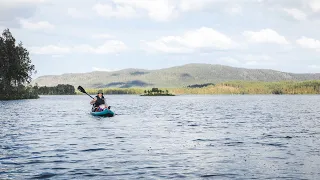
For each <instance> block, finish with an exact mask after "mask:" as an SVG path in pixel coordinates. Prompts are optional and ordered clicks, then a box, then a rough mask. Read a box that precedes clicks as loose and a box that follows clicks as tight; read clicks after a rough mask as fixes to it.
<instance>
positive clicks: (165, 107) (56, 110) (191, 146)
mask: <svg viewBox="0 0 320 180" xmlns="http://www.w3.org/2000/svg"><path fill="white" fill-rule="evenodd" d="M106 98H107V101H108V105H110V106H111V109H112V110H113V111H114V112H115V113H116V114H117V115H116V116H115V117H111V118H108V117H105V118H101V117H93V116H91V115H90V114H89V110H90V108H91V106H90V104H89V101H90V98H89V97H88V96H82V95H80V96H41V98H40V99H37V100H19V101H7V102H5V101H0V106H1V108H0V109H1V110H0V114H1V117H0V125H1V131H0V138H1V141H0V179H29V178H32V179H41V178H51V179H139V178H142V179H179V178H181V179H212V178H214V179H282V178H285V179H320V113H319V111H320V96H272V95H265V96H258V95H252V96H249V95H248V96H247V95H244V96H241V95H240V96H232V95H225V96H221V95H217V96H211V95H210V96H209V95H208V96H205V95H197V96H196V95H185V96H175V97H140V96H134V95H110V96H108V95H107V96H106Z"/></svg>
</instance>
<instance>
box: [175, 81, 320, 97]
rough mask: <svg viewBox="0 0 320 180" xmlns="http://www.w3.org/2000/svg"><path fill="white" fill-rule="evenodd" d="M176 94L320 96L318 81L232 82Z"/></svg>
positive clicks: (186, 89) (185, 89)
mask: <svg viewBox="0 0 320 180" xmlns="http://www.w3.org/2000/svg"><path fill="white" fill-rule="evenodd" d="M172 92H174V93H176V94H320V80H314V81H282V82H252V81H251V82H250V81H232V82H225V83H219V84H216V85H212V86H207V87H203V88H181V89H173V90H172Z"/></svg>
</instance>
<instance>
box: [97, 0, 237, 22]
mask: <svg viewBox="0 0 320 180" xmlns="http://www.w3.org/2000/svg"><path fill="white" fill-rule="evenodd" d="M217 2H224V1H222V0H111V1H110V2H109V3H104V4H101V3H97V4H95V5H94V6H93V10H94V11H95V12H96V13H97V14H98V15H100V16H102V17H109V18H110V17H117V18H136V17H142V16H145V15H147V16H148V17H149V18H150V19H152V20H156V21H169V20H173V19H175V18H177V17H179V16H180V14H181V13H186V12H192V11H201V10H204V9H207V8H209V7H213V6H212V5H213V3H217ZM225 5H226V6H228V5H227V4H225ZM225 11H226V12H227V13H230V14H239V13H241V11H242V9H241V6H239V5H232V6H230V7H227V8H226V10H225Z"/></svg>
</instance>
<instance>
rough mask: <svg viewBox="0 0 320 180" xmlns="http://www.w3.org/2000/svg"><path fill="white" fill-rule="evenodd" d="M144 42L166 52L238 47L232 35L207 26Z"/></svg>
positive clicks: (151, 47) (189, 51)
mask: <svg viewBox="0 0 320 180" xmlns="http://www.w3.org/2000/svg"><path fill="white" fill-rule="evenodd" d="M143 42H144V41H143ZM144 43H145V44H146V45H147V46H148V47H147V48H150V49H152V50H155V51H159V52H164V53H191V52H195V51H196V50H201V49H216V50H227V49H231V48H234V47H236V43H235V42H234V41H233V40H232V39H231V38H230V37H228V36H227V35H225V34H222V33H220V32H218V31H216V30H214V29H211V28H207V27H202V28H199V29H196V30H191V31H187V32H185V33H184V34H183V35H181V36H165V37H161V38H159V39H157V40H156V41H152V42H144Z"/></svg>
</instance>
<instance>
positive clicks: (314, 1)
mask: <svg viewBox="0 0 320 180" xmlns="http://www.w3.org/2000/svg"><path fill="white" fill-rule="evenodd" d="M309 6H310V8H311V9H312V11H313V12H319V11H320V1H319V0H309Z"/></svg>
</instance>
